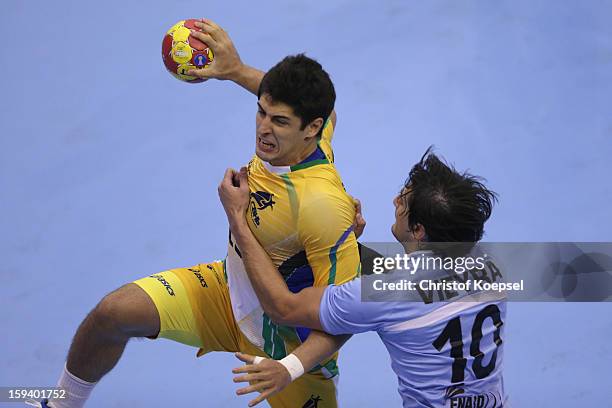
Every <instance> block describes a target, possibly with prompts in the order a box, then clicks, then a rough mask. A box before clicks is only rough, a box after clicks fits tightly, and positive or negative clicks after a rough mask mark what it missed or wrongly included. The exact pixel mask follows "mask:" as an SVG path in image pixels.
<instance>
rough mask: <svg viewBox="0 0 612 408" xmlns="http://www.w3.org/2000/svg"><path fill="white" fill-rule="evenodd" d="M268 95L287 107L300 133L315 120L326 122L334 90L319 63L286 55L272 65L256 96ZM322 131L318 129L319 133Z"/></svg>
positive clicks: (334, 95)
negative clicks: (294, 117)
mask: <svg viewBox="0 0 612 408" xmlns="http://www.w3.org/2000/svg"><path fill="white" fill-rule="evenodd" d="M263 94H268V95H270V98H272V100H273V101H275V102H282V103H285V104H287V105H289V106H290V107H291V108H292V109H293V112H294V113H295V115H296V116H298V117H299V118H300V119H301V121H302V125H301V127H300V129H301V130H304V128H305V127H306V125H308V124H309V123H310V122H312V121H313V120H315V119H316V118H323V121H326V120H327V118H328V117H329V115H331V113H332V111H333V109H334V103H335V102H336V91H335V90H334V84H333V83H332V81H331V79H330V77H329V75H328V74H327V72H325V70H324V69H323V67H322V66H321V64H319V63H318V62H317V61H315V60H313V59H312V58H308V57H307V56H305V55H304V54H297V55H290V56H288V57H285V58H284V59H283V60H282V61H281V62H279V63H278V64H276V65H275V66H273V67H272V68H271V69H270V70H269V71H268V72H267V73H266V74H265V75H264V77H263V79H262V81H261V84H260V85H259V90H258V91H257V97H258V98H259V97H261V95H263ZM322 130H323V126H321V131H319V135H320V134H321V132H322Z"/></svg>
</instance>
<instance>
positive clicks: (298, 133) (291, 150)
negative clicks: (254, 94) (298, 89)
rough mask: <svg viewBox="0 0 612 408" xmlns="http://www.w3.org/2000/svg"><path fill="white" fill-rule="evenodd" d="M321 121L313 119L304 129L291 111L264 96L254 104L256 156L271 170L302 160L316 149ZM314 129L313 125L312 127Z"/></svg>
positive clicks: (286, 106)
mask: <svg viewBox="0 0 612 408" xmlns="http://www.w3.org/2000/svg"><path fill="white" fill-rule="evenodd" d="M314 122H317V123H319V122H320V123H321V124H322V122H323V120H322V119H316V120H315V121H313V122H312V123H310V124H309V125H307V126H306V127H305V128H304V129H300V127H301V125H302V120H301V119H300V118H299V117H298V116H296V115H295V114H294V113H293V109H292V108H291V107H290V106H289V105H286V104H284V103H282V102H275V101H273V100H272V99H271V98H270V96H269V95H267V94H264V95H262V96H261V98H259V101H258V103H257V119H256V121H255V123H256V132H255V134H256V138H257V140H256V141H255V153H256V154H257V156H258V157H259V158H260V159H262V160H265V161H267V162H269V163H270V164H272V165H274V166H293V165H295V164H298V163H300V162H301V161H302V160H304V159H305V158H306V157H308V155H309V154H310V153H312V150H313V148H314V146H315V145H316V135H317V132H318V131H319V129H320V125H319V126H318V127H317V126H313V123H314ZM315 125H316V124H315Z"/></svg>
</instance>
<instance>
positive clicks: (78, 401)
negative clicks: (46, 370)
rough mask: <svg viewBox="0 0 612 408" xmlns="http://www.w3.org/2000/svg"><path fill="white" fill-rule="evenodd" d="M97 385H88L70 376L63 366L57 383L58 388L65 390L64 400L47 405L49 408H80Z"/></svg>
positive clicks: (88, 383) (72, 375)
mask: <svg viewBox="0 0 612 408" xmlns="http://www.w3.org/2000/svg"><path fill="white" fill-rule="evenodd" d="M96 384H97V383H90V382H87V381H85V380H81V379H80V378H78V377H77V376H75V375H74V374H71V373H70V372H69V371H68V368H66V365H64V371H63V372H62V375H61V377H60V379H59V381H58V383H57V386H58V387H59V388H63V389H65V390H66V398H65V399H58V400H54V401H52V402H50V403H49V407H50V408H82V407H83V405H85V401H87V399H88V398H89V394H91V391H92V390H93V388H94V387H95V386H96Z"/></svg>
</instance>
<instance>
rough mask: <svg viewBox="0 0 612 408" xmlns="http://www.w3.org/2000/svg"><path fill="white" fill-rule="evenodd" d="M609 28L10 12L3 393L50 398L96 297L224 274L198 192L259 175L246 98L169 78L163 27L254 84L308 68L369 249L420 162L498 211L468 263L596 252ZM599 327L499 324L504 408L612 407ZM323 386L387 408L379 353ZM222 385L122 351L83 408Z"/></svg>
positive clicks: (3, 152) (606, 165)
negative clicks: (173, 279) (324, 75)
mask: <svg viewBox="0 0 612 408" xmlns="http://www.w3.org/2000/svg"><path fill="white" fill-rule="evenodd" d="M610 15H612V2H610V1H589V2H577V1H565V2H558V1H553V0H546V1H537V2H533V1H527V0H514V1H497V2H491V1H485V0H482V1H463V0H461V1H454V0H444V1H441V0H437V1H427V2H422V1H408V0H395V1H384V2H383V1H376V0H368V1H363V2H354V1H348V0H346V1H328V2H309V1H290V2H285V1H275V2H267V1H263V2H250V1H245V0H241V1H235V2H232V4H231V5H229V3H227V2H220V1H219V2H210V4H207V3H202V2H196V1H191V0H186V1H180V2H178V1H166V2H163V3H162V2H159V1H152V2H144V1H134V2H124V1H118V0H108V1H106V2H96V3H93V2H78V1H69V0H60V1H56V2H43V1H10V2H6V4H3V7H2V13H1V14H0V22H1V24H0V34H2V35H1V36H0V38H3V39H4V43H3V44H4V45H3V52H2V53H1V54H0V67H1V70H2V75H1V76H0V85H1V90H2V92H1V93H0V95H1V96H0V231H2V234H1V236H0V256H1V257H2V262H0V282H2V285H0V308H1V310H2V311H3V313H2V316H3V317H2V321H3V324H2V327H3V329H4V330H2V335H1V336H0V367H1V368H0V386H9V385H30V386H50V385H54V384H55V382H56V380H57V378H58V375H59V373H60V370H61V368H62V366H63V363H64V359H65V356H66V352H67V350H68V346H69V343H70V340H71V338H72V335H73V334H74V331H75V329H76V327H77V326H78V324H79V322H80V321H81V320H82V319H83V317H84V316H85V314H86V313H87V312H88V311H89V310H90V309H91V308H92V307H93V306H94V305H95V304H96V303H97V301H98V300H99V299H100V298H101V297H102V296H103V295H104V294H106V293H108V292H109V291H111V290H113V289H115V288H116V287H118V286H120V285H122V284H123V283H125V282H129V281H132V280H134V279H137V278H139V277H141V276H144V275H147V274H150V273H152V272H156V271H161V270H165V269H168V268H171V267H178V266H188V265H192V264H195V263H198V262H203V261H209V260H213V259H218V258H222V257H223V256H224V255H225V251H226V236H227V223H226V221H225V216H224V213H223V210H222V208H221V205H220V204H219V202H218V199H217V192H216V186H217V184H218V182H219V180H220V179H221V177H222V175H223V171H224V170H225V168H226V167H228V166H232V167H239V166H240V165H241V164H243V163H245V162H247V161H248V159H249V157H250V155H251V154H252V153H253V151H254V119H255V109H256V107H255V98H254V97H253V96H251V95H249V94H247V93H246V92H245V91H243V90H242V89H240V88H238V87H237V86H234V85H233V84H231V83H227V82H218V81H209V82H207V83H204V84H199V85H190V84H184V83H180V82H179V81H177V80H175V79H173V78H172V77H171V76H170V75H169V74H168V73H167V72H165V69H164V68H163V65H162V63H161V58H160V48H161V38H162V36H163V34H164V32H165V30H166V29H167V28H169V26H170V25H172V24H174V23H175V22H176V21H177V20H179V19H181V18H189V17H200V16H205V17H209V18H212V19H214V20H216V21H217V22H218V23H219V24H221V25H222V26H224V27H225V28H226V29H227V31H228V32H229V33H230V34H231V35H232V37H233V39H234V41H235V44H236V46H237V48H238V49H239V51H240V52H241V55H242V58H243V60H244V61H245V62H247V63H249V64H251V65H254V66H256V67H260V68H262V69H267V68H269V67H270V66H271V65H273V64H274V63H275V62H277V61H278V60H280V59H281V58H282V57H283V56H285V55H287V54H290V53H296V52H302V51H305V52H307V53H308V55H310V56H312V57H315V58H317V59H318V60H319V61H320V62H321V63H322V64H323V65H324V66H325V67H326V69H327V70H328V72H329V73H330V74H331V76H332V78H333V80H334V82H335V85H336V91H337V94H338V99H337V104H336V109H337V112H338V126H337V131H336V137H335V142H334V148H335V153H336V162H337V166H338V168H339V170H340V172H341V174H342V176H343V179H344V183H345V185H346V187H347V189H348V190H349V192H350V193H352V194H353V195H355V196H357V197H359V198H361V200H362V202H363V205H364V212H365V217H366V219H367V220H368V228H367V229H366V232H365V235H364V237H363V238H364V240H365V241H389V240H392V239H393V238H392V235H391V234H390V225H391V223H392V220H393V206H392V203H391V201H392V198H393V196H394V194H395V193H396V192H397V191H398V190H399V188H400V187H401V185H402V183H403V180H404V178H405V177H406V176H407V173H408V170H409V169H410V167H411V166H412V164H413V163H414V162H416V161H417V160H418V159H419V158H420V156H421V154H422V153H423V152H424V151H425V149H426V148H427V146H429V145H430V144H435V146H436V147H437V152H438V153H439V154H441V155H443V156H445V157H446V158H447V159H448V160H449V161H451V162H453V163H454V164H455V165H456V166H457V167H458V168H460V169H470V170H471V171H472V172H474V173H476V174H479V175H483V176H485V177H486V178H487V179H488V184H489V185H490V186H491V188H492V189H494V190H495V191H497V192H498V193H499V195H500V203H499V205H498V206H497V207H496V208H495V210H494V213H493V217H492V219H491V220H490V222H489V223H488V225H487V235H486V240H488V241H612V234H611V233H610V227H611V226H612V212H611V211H610V202H611V201H612V183H610V181H609V175H610V174H611V173H612V164H611V162H610V157H611V156H612V141H611V140H612V109H611V108H610V107H611V106H612V25H610ZM610 310H611V308H610V304H607V303H600V304H595V303H591V304H560V303H548V304H542V303H540V304H536V303H522V304H517V303H514V304H511V305H510V306H509V312H508V326H507V330H506V336H507V339H505V340H506V343H505V344H506V357H505V362H506V367H505V379H506V383H507V386H508V388H509V391H510V395H511V398H512V401H513V403H514V406H516V407H543V406H555V407H577V406H609V405H610V396H611V391H610V390H611V389H612V381H610V375H609V365H610V362H612V357H610V356H611V355H612V346H610V341H609V339H610V338H612V317H611V316H612V314H611V313H610ZM340 363H341V366H342V375H341V381H340V391H339V392H340V398H341V402H342V406H344V407H373V406H379V407H383V406H385V407H386V406H400V398H399V396H398V395H397V391H396V379H395V377H394V375H393V373H392V372H391V369H390V366H389V357H388V356H387V354H386V351H385V349H384V347H383V346H382V343H380V341H379V340H378V339H377V337H376V335H374V334H364V335H359V336H356V337H354V338H353V339H352V340H351V341H350V342H349V343H348V344H347V345H346V346H345V347H344V349H343V352H342V355H341V359H340ZM234 366H236V361H234V358H233V356H231V355H223V354H220V353H218V354H214V355H208V356H205V357H203V358H201V359H195V350H194V349H190V348H188V347H186V346H182V345H179V344H174V343H172V342H169V341H165V340H160V341H155V342H153V341H133V342H131V343H130V344H129V346H128V347H127V350H126V353H125V354H124V357H123V359H122V360H121V361H120V363H119V364H118V366H117V367H116V369H115V370H114V371H113V372H112V373H111V374H110V375H108V376H107V377H106V378H104V379H103V380H102V381H101V383H100V384H99V386H98V387H97V388H96V389H95V391H94V393H93V396H92V398H91V404H90V405H89V406H91V407H134V406H152V407H158V406H188V405H187V404H189V406H202V407H204V406H207V407H218V406H224V407H243V406H246V403H247V401H248V399H247V398H245V397H242V398H238V397H236V396H235V395H234V390H235V389H236V388H237V387H236V386H235V385H234V384H233V383H232V381H231V373H230V370H231V368H232V367H234ZM147 404H148V405H147ZM0 405H1V403H0ZM7 406H16V405H7Z"/></svg>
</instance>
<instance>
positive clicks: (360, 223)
mask: <svg viewBox="0 0 612 408" xmlns="http://www.w3.org/2000/svg"><path fill="white" fill-rule="evenodd" d="M353 204H354V205H355V221H353V232H354V233H355V238H359V237H360V236H361V234H363V230H364V229H365V227H366V220H365V218H363V213H362V212H361V201H359V200H358V199H356V198H355V197H353Z"/></svg>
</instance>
